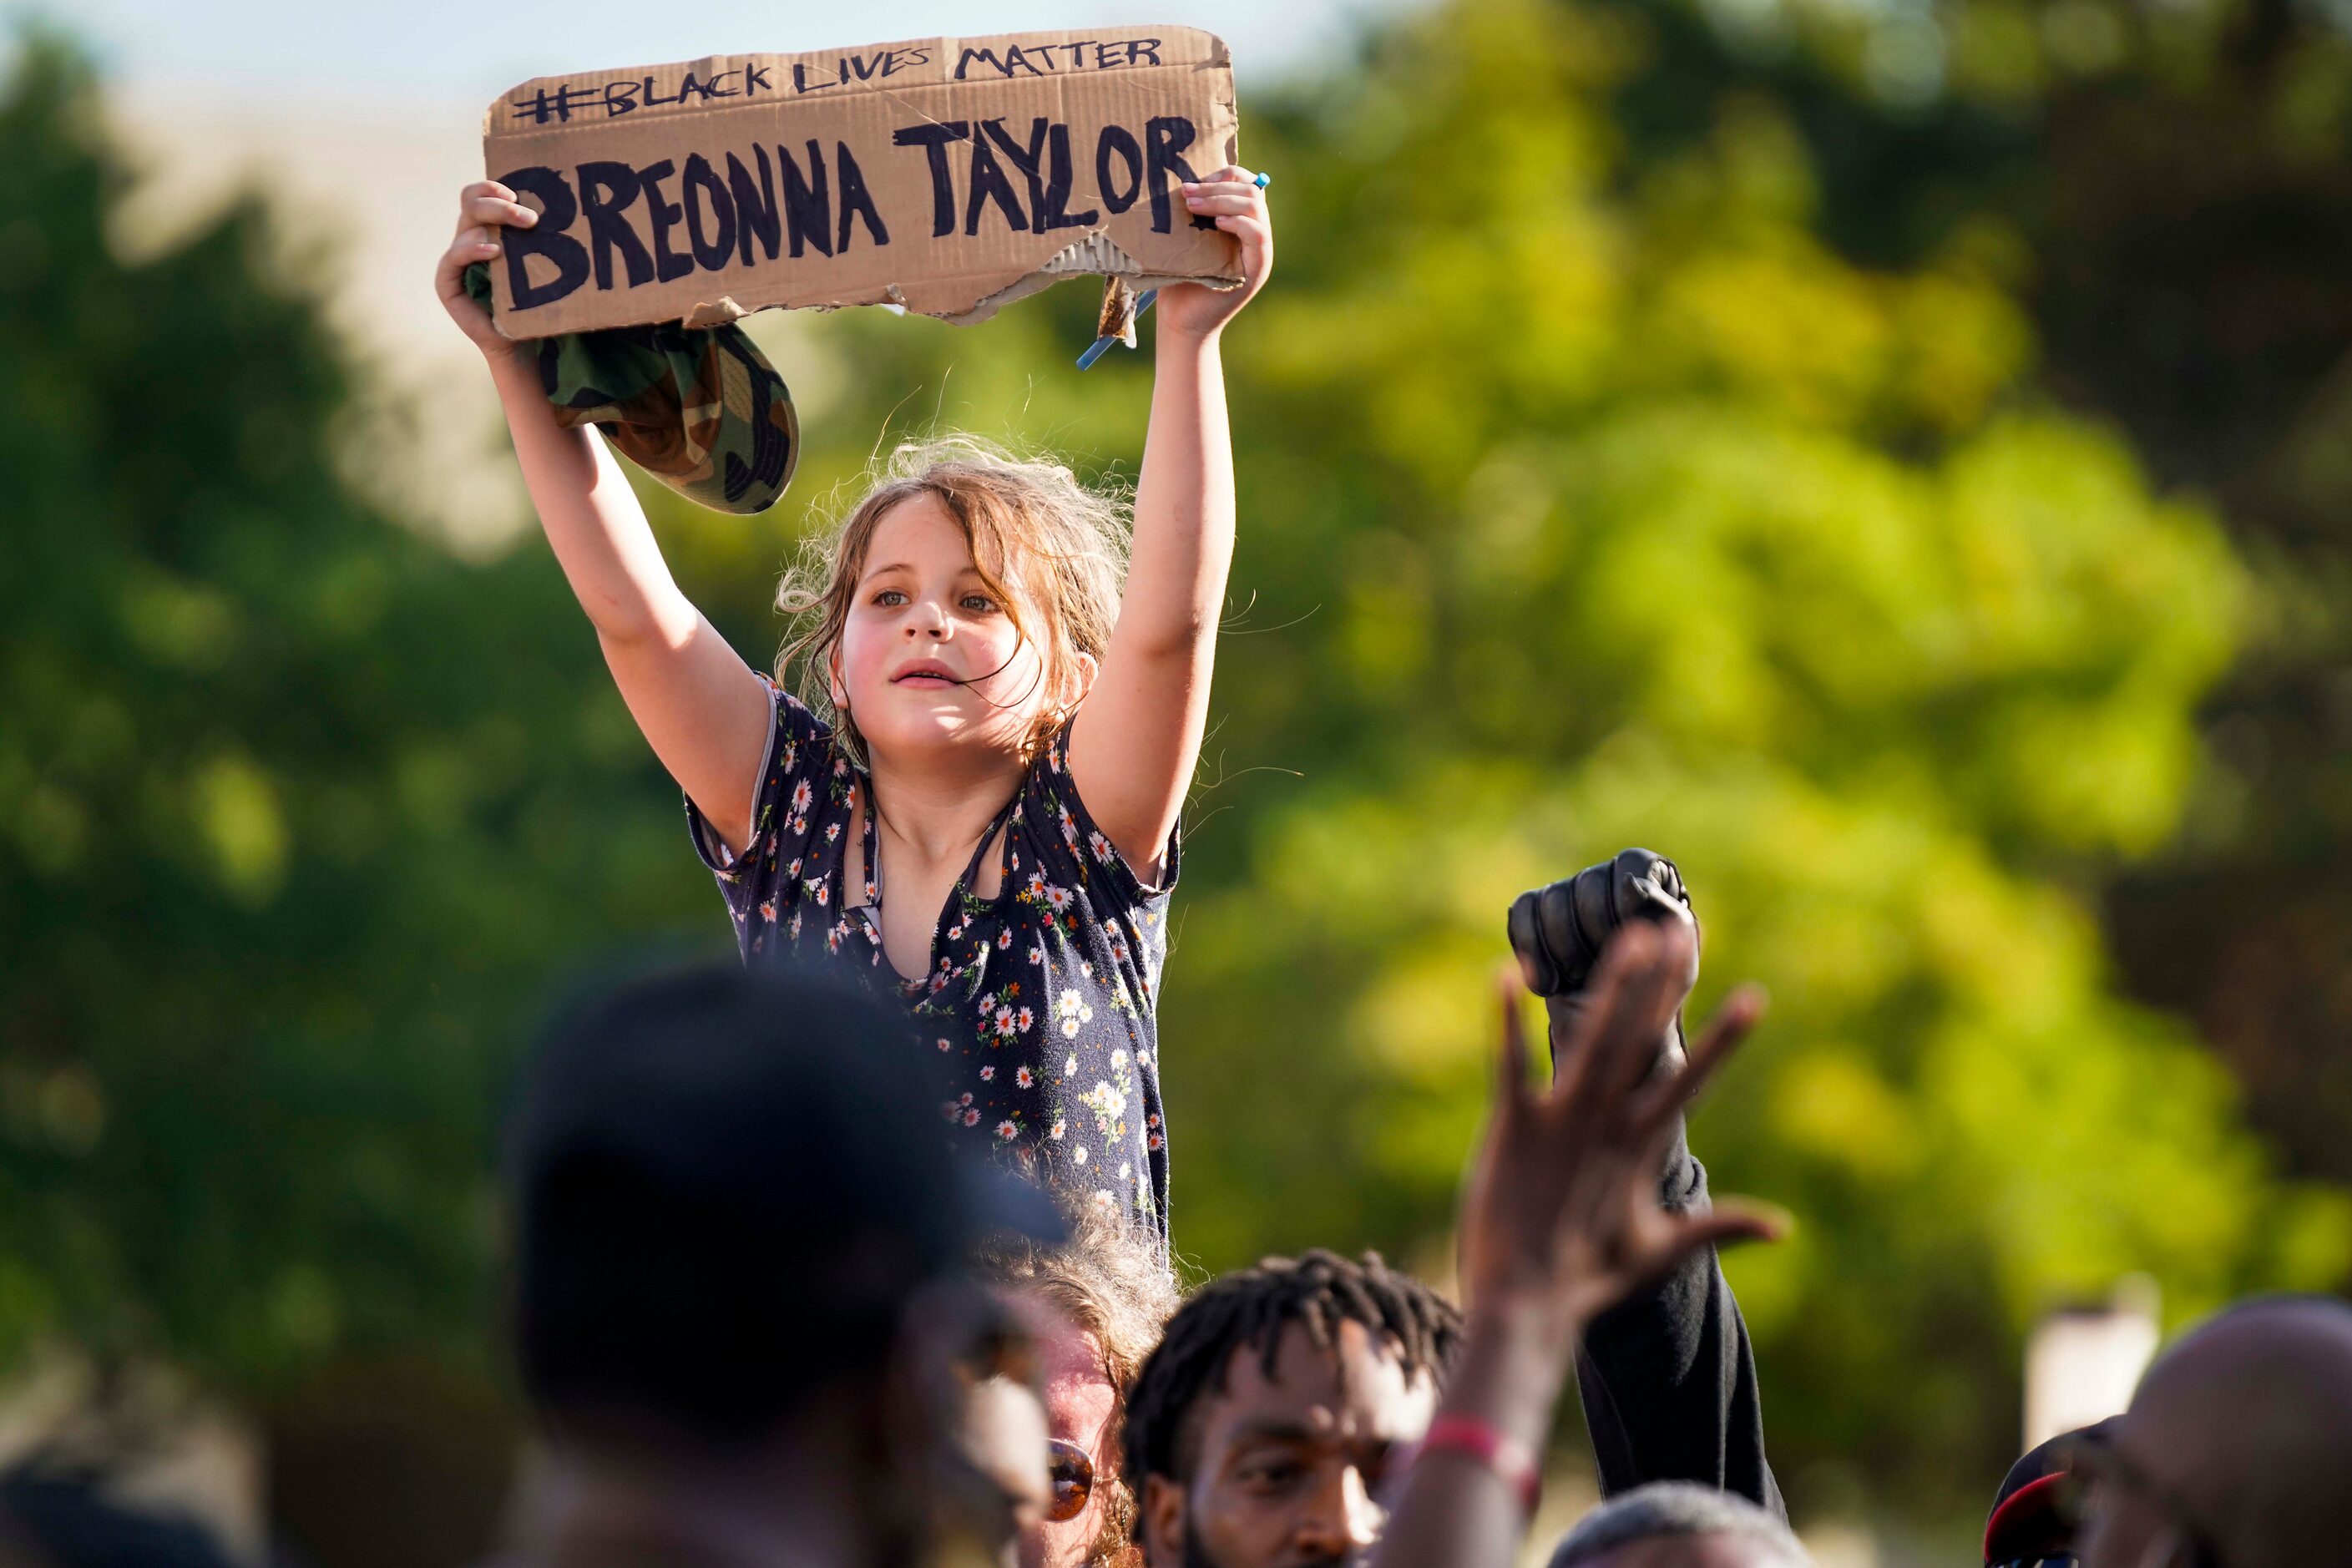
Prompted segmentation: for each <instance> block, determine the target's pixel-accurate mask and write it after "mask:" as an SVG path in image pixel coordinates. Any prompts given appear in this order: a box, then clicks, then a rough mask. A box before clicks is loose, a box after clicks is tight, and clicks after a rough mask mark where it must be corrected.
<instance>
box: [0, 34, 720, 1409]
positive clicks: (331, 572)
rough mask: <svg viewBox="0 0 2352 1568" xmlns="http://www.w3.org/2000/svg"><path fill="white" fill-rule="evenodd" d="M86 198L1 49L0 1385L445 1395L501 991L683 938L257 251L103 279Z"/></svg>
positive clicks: (499, 1061)
mask: <svg viewBox="0 0 2352 1568" xmlns="http://www.w3.org/2000/svg"><path fill="white" fill-rule="evenodd" d="M124 184H125V175H124V172H123V169H122V165H121V162H120V159H119V157H118V155H117V154H116V153H114V152H113V151H112V150H111V149H110V147H109V145H108V144H107V142H106V140H105V137H104V135H103V132H102V129H101V127H100V122H99V119H98V99H97V94H96V92H95V89H94V87H93V84H92V83H91V82H90V80H89V78H88V76H87V73H86V69H85V68H84V67H83V66H82V65H81V63H80V62H79V60H78V58H76V57H75V56H74V55H72V54H71V53H70V52H69V51H68V50H67V49H65V48H63V47H60V46H58V45H57V44H56V43H54V42H52V41H48V40H45V39H41V38H34V39H32V40H30V41H29V42H28V44H27V46H26V47H25V49H24V50H23V51H22V53H21V54H20V55H19V57H18V58H17V61H16V66H15V69H14V73H13V75H12V76H11V78H10V79H8V80H7V82H6V84H5V89H0V475H5V491H6V496H5V515H6V519H7V521H6V523H5V542H0V562H5V565H0V623H4V624H5V627H6V630H5V637H0V715H5V718H0V930H5V932H6V933H7V934H6V940H5V942H0V1191H5V1194H6V1201H5V1203H0V1357H5V1359H7V1360H9V1361H12V1362H13V1361H14V1360H15V1358H16V1356H17V1355H18V1354H20V1353H21V1352H24V1351H25V1350H26V1347H27V1346H29V1345H33V1344H37V1343H40V1342H50V1341H68V1342H73V1343H75V1344H78V1345H79V1346H81V1347H83V1348H84V1349H86V1350H88V1351H89V1352H94V1353H96V1354H97V1355H99V1356H100V1358H101V1359H102V1360H108V1361H112V1360H119V1359H120V1358H122V1357H126V1356H134V1355H156V1354H163V1355H167V1356H169V1357H171V1358H173V1359H174V1360H176V1361H178V1362H179V1363H183V1364H184V1365H186V1366H189V1367H192V1368H194V1369H196V1370H198V1371H200V1372H201V1373H205V1375H207V1376H208V1377H209V1378H210V1379H211V1380H212V1381H213V1382H214V1383H215V1384H216V1385H225V1386H226V1387H228V1388H230V1389H233V1390H238V1391H243V1392H246V1393H248V1394H260V1393H266V1392H267V1391H269V1390H271V1389H275V1388H278V1387H280V1386H283V1385H284V1384H286V1383H287V1382H288V1380H289V1379H293V1378H295V1377H298V1376H299V1375H300V1374H301V1373H305V1372H307V1371H309V1370H310V1369H312V1368H314V1367H316V1366H318V1365H319V1364H320V1363H322V1362H324V1361H326V1360H328V1359H330V1358H331V1357H333V1356H336V1355H338V1354H343V1353H350V1352H363V1351H368V1350H376V1349H389V1348H395V1347H396V1348H400V1349H404V1350H415V1349H419V1348H422V1349H425V1350H426V1351H428V1352H436V1353H438V1352H447V1353H449V1354H451V1355H454V1356H456V1357H458V1358H460V1359H461V1360H462V1359H470V1360H472V1361H474V1362H475V1363H477V1364H478V1363H479V1357H478V1346H479V1345H480V1344H481V1343H482V1342H483V1329H484V1327H485V1326H486V1324H487V1321H488V1311H489V1309H490V1306H491V1304H492V1301H493V1300H494V1298H493V1297H492V1296H491V1295H490V1294H489V1293H488V1290H487V1289H485V1287H486V1285H487V1284H488V1270H487V1267H486V1265H487V1262H488V1256H489V1243H490V1239H491V1223H492V1215H491V1212H490V1208H489V1205H488V1196H487V1191H486V1187H487V1183H486V1175H487V1167H488V1156H489V1154H490V1152H491V1140H490V1136H489V1121H490V1117H491V1111H492V1110H493V1106H494V1100H495V1096H496V1092H497V1086H498V1085H499V1082H500V1081H501V1079H502V1077H503V1075H504V1073H505V1071H506V1069H507V1066H508V1064H509V1062H511V1060H512V1059H513V1058H514V1054H515V1043H516V1040H517V1037H518V1034H519V1032H520V1030H521V1029H522V1028H523V1027H524V1026H525V1025H526V1024H527V1022H528V1019H529V1016H530V1013H531V1011H532V1008H533V1004H534V1002H535V1000H536V993H537V992H538V990H539V988H540V987H541V984H543V982H544V977H545V975H546V974H547V973H548V972H549V970H550V966H551V963H554V962H555V961H556V960H557V959H558V957H559V956H567V955H571V954H573V953H575V952H578V951H579V949H580V948H581V947H582V946H583V944H584V943H586V942H595V941H604V940H609V936H610V933H612V932H614V931H624V930H642V929H645V928H646V927H647V926H648V925H658V924H661V923H664V922H666V921H675V920H683V919H686V918H691V917H708V915H709V912H710V910H709V907H708V905H707V904H706V903H704V902H702V901H701V900H698V899H697V898H696V897H695V894H696V891H697V889H694V888H693V887H692V886H691V879H690V878H684V877H680V876H677V875H676V874H675V872H676V869H677V842H676V824H675V823H673V822H671V821H668V820H667V819H666V817H665V815H664V813H663V812H662V810H661V809H660V806H661V798H660V790H659V786H658V784H657V782H656V781H657V774H656V773H655V772H654V770H653V769H652V768H651V766H650V760H649V758H648V757H647V756H646V752H645V749H644V745H643V743H642V742H640V741H639V740H638V739H637V737H636V736H635V732H634V731H633V730H632V728H631V726H630V724H629V721H628V718H627V716H626V714H625V712H624V711H623V710H622V709H621V707H620V704H619V702H618V700H616V699H615V698H614V697H613V696H612V695H611V694H610V691H609V683H607V682H605V681H604V680H603V679H602V678H601V675H600V673H599V671H598V668H597V658H596V653H595V648H594V643H593V638H592V637H590V636H589V635H588V634H587V632H586V630H585V628H584V626H583V624H582V623H581V621H580V619H579V616H578V613H577V611H576V610H575V609H574V608H573V607H572V605H571V604H570V603H569V600H568V596H567V595H565V593H564V590H563V587H562V584H561V582H560V581H559V580H557V579H555V578H554V577H553V576H551V574H550V573H549V571H548V570H547V568H546V563H545V562H544V560H543V558H538V557H533V556H530V555H525V556H520V557H518V558H517V559H515V560H512V561H510V562H509V563H505V564H502V565H499V566H496V567H492V568H488V569H478V568H473V567H468V566H465V565H461V564H459V563H457V562H455V561H453V560H451V559H449V558H448V557H446V555H445V554H444V553H442V552H440V551H438V550H436V549H435V548H434V547H432V546H430V545H428V544H426V543H425V542H422V541H421V540H420V539H418V538H416V537H415V536H413V535H411V534H410V533H408V532H405V531H403V530H401V529H399V528H396V527H394V526H392V525H390V524H389V523H388V522H387V521H386V520H385V519H384V518H383V517H381V516H379V515H377V514H376V513H375V512H374V511H373V510H370V508H369V506H368V504H367V503H366V502H365V501H363V500H361V499H359V497H358V496H357V495H356V494H355V493H354V491H353V489H352V487H351V486H350V485H348V484H347V483H346V482H345V481H344V479H342V478H341V477H340V476H339V473H338V471H337V468H336V466H335V461H334V452H335V449H336V443H337V440H338V439H339V437H340V426H339V420H340V419H341V416H342V415H343V413H344V411H345V410H346V408H347V407H348V405H349V401H350V396H351V390H352V389H351V382H350V372H349V370H348V369H347V367H346V364H345V362H344V360H343V358H342V357H341V352H340V350H339V349H338V348H337V347H336V345H334V344H333V343H331V342H330V341H329V339H328V337H327V335H326V332H325V330H324V328H323V327H322V325H321V321H320V311H319V310H318V308H317V306H316V304H315V302H314V301H313V300H311V299H310V297H308V296H307V295H306V294H305V293H304V292H303V291H302V290H301V289H299V288H297V287H295V286H294V285H292V284H291V283H289V282H288V281H287V280H285V279H282V278H280V277H278V275H277V272H276V269H275V268H273V266H272V265H271V264H270V263H269V262H268V260H267V259H266V255H267V253H268V251H269V250H270V248H271V247H268V245H267V244H266V243H265V241H266V239H267V237H268V227H269V226H268V221H267V218H266V216H265V214H264V213H263V212H262V211H261V210H260V209H259V207H258V206H257V205H245V206H241V207H239V208H238V209H236V211H234V212H232V213H230V214H228V215H226V216H224V217H223V218H222V219H220V221H218V222H217V223H215V224H214V225H213V226H210V227H208V228H207V229H205V231H204V232H203V233H201V234H199V235H196V236H195V237H193V238H191V239H190V240H189V241H188V242H187V243H186V244H185V245H184V246H183V247H180V248H178V249H175V250H174V251H173V252H172V253H171V254H169V255H166V256H163V257H160V258H156V259H153V260H152V261H148V262H145V263H142V264H140V265H136V266H131V265H125V264H124V263H122V262H121V261H119V260H117V259H115V258H114V254H113V252H112V251H111V250H110V247H109V245H108V242H107V220H108V215H109V212H110V208H111V206H112V205H113V203H114V202H115V201H116V199H117V198H118V197H119V196H120V195H121V193H122V190H123V188H124ZM706 897H707V895H706Z"/></svg>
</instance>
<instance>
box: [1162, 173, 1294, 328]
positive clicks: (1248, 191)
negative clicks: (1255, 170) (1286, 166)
mask: <svg viewBox="0 0 2352 1568" xmlns="http://www.w3.org/2000/svg"><path fill="white" fill-rule="evenodd" d="M1183 196H1184V206H1185V210H1186V211H1188V212H1190V213H1191V214H1192V216H1195V217H1206V218H1213V219H1215V220H1216V225H1217V226H1218V227H1219V228H1221V229H1223V230H1224V231H1225V232H1226V233H1227V234H1230V235H1232V236H1233V237H1234V238H1236V239H1238V240H1240V241H1241V246H1242V285H1241V287H1240V288H1238V289H1212V288H1210V287H1209V286H1208V285H1207V284H1205V283H1171V284H1170V285H1168V286H1167V287H1165V288H1163V289H1160V331H1163V332H1169V331H1172V332H1182V333H1188V334H1190V335H1192V336H1193V337H1202V338H1205V337H1207V336H1209V335H1210V334H1211V333H1213V332H1214V331H1217V330H1218V329H1219V328H1221V327H1223V325H1224V324H1225V323H1226V322H1227V321H1231V320H1233V318H1234V313H1235V312H1236V311H1238V310H1240V309H1241V308H1242V307H1243V306H1244V305H1246V304H1248V303H1249V302H1250V300H1251V299H1252V297H1254V296H1255V294H1256V293H1257V291H1258V290H1259V289H1262V288H1264V287H1265V280H1266V278H1267V277H1268V276H1269V275H1270V274H1271V273H1272V272H1273V271H1274V219H1273V217H1272V216H1270V215H1269V214H1268V212H1267V210H1266V205H1265V191H1264V190H1263V189H1262V188H1260V186H1259V185H1258V184H1257V176H1256V175H1255V174H1252V173H1251V172H1250V171H1249V170H1247V169H1244V168H1243V167H1242V166H1241V165H1240V164H1238V163H1228V164H1227V165H1225V166H1224V167H1223V168H1222V169H1219V170H1217V171H1216V172H1215V173H1213V174H1210V175H1209V176H1208V177H1207V178H1206V179H1203V180H1201V181H1199V182H1197V183H1194V184H1186V185H1185V186H1184V187H1183Z"/></svg>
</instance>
